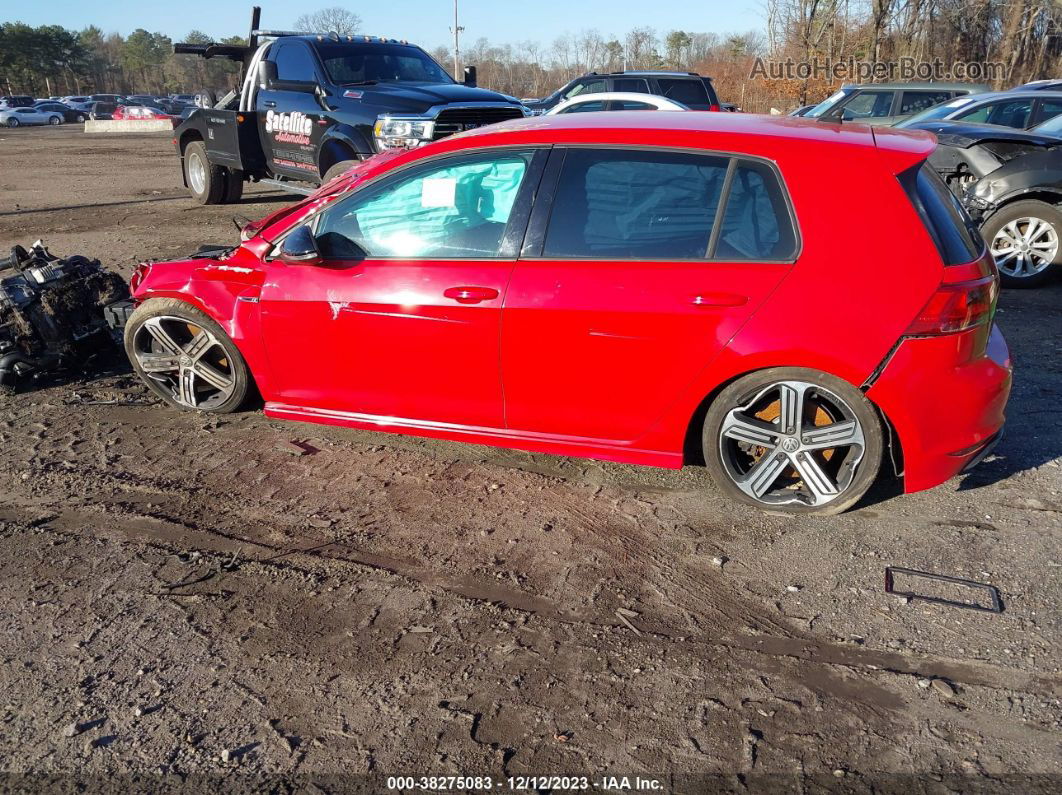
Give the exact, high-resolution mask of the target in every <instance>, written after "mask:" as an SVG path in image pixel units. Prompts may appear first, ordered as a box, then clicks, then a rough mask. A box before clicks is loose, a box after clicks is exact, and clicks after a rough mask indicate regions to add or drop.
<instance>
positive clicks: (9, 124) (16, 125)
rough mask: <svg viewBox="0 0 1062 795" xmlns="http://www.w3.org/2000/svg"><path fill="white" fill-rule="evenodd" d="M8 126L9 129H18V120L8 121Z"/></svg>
mask: <svg viewBox="0 0 1062 795" xmlns="http://www.w3.org/2000/svg"><path fill="white" fill-rule="evenodd" d="M7 126H8V127H18V119H8V120H7Z"/></svg>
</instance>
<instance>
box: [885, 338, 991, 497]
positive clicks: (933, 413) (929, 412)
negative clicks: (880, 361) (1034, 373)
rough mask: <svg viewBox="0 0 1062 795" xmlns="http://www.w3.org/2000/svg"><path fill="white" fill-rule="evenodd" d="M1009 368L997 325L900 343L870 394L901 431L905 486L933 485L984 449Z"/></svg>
mask: <svg viewBox="0 0 1062 795" xmlns="http://www.w3.org/2000/svg"><path fill="white" fill-rule="evenodd" d="M986 335H987V337H988V339H987V341H986V340H985V336H986ZM1011 369H1012V368H1011V361H1010V352H1009V351H1008V350H1007V343H1006V341H1005V340H1004V339H1003V334H1002V333H1001V332H1000V331H999V329H998V328H997V327H996V326H994V325H993V326H992V327H991V329H986V328H979V329H973V330H971V331H967V332H964V333H962V334H950V335H945V336H940V337H916V338H909V339H905V340H903V341H902V342H901V343H900V345H899V346H898V347H897V349H896V351H895V352H894V353H893V355H892V357H891V358H890V359H889V362H888V363H887V364H886V365H885V367H884V369H883V370H882V372H881V374H880V376H879V377H878V378H877V380H876V381H875V382H874V384H873V386H871V388H870V389H869V390H868V391H867V397H868V398H870V399H871V400H872V401H873V402H874V403H875V404H876V405H877V406H878V407H879V408H880V409H881V410H882V412H884V414H885V416H886V417H887V418H888V419H889V421H890V422H891V423H892V426H893V428H894V429H895V431H896V434H897V436H898V437H899V440H900V446H901V448H902V450H903V461H904V491H906V492H912V491H922V490H923V489H929V488H932V487H934V486H937V485H939V484H941V483H943V482H944V481H946V480H948V479H949V478H952V477H954V476H955V475H957V474H959V473H960V472H962V471H964V470H966V469H968V468H970V467H972V466H974V465H976V464H977V463H978V462H979V461H980V460H981V459H983V458H984V457H985V456H987V455H988V453H989V452H990V451H991V448H992V447H993V446H994V445H995V443H996V442H998V441H999V438H1000V436H1001V435H1002V429H1003V423H1004V420H1005V414H1004V411H1005V409H1006V405H1007V399H1008V398H1009V396H1010V387H1011Z"/></svg>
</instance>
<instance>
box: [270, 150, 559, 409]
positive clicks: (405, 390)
mask: <svg viewBox="0 0 1062 795" xmlns="http://www.w3.org/2000/svg"><path fill="white" fill-rule="evenodd" d="M534 154H535V153H534V152H533V151H519V152H515V151H512V150H505V151H498V152H487V153H477V154H474V155H462V156H457V157H448V158H443V159H433V160H431V161H429V162H428V163H426V164H423V165H421V166H418V167H413V168H411V169H408V170H404V171H402V172H401V173H399V174H396V175H393V176H391V177H384V178H383V179H382V180H378V181H377V182H374V183H373V184H371V185H368V186H366V187H365V188H364V189H362V190H359V191H355V192H354V193H352V194H351V195H350V196H347V197H345V198H343V199H340V200H339V201H337V202H336V203H334V204H332V205H329V206H328V207H327V208H326V209H325V210H323V211H322V212H321V213H320V214H319V215H318V216H317V217H316V218H315V219H314V220H313V222H312V224H313V232H314V235H315V239H316V242H317V245H318V247H319V250H320V253H321V255H322V258H323V263H322V264H319V265H298V264H290V263H285V262H283V261H281V260H274V261H272V263H271V264H270V265H269V268H270V272H269V274H268V276H267V278H266V281H265V285H264V287H263V290H262V295H261V299H260V303H261V311H262V318H263V320H262V324H263V334H264V337H265V340H264V341H265V345H266V349H267V351H268V356H269V359H270V380H271V384H272V385H273V391H274V400H275V401H276V402H280V403H284V404H289V405H293V406H304V407H311V408H320V409H329V410H333V411H339V412H347V413H351V414H357V415H363V416H369V417H377V418H382V419H387V420H390V421H394V420H402V419H409V420H414V421H418V422H420V423H425V422H428V423H431V422H436V423H446V424H456V425H461V426H476V427H480V426H482V427H491V428H499V427H501V426H502V396H501V379H500V373H499V328H500V320H501V306H502V299H503V296H504V293H505V289H506V285H507V283H508V280H509V276H510V274H511V272H512V268H513V264H514V261H515V255H516V251H517V248H518V243H517V242H516V241H518V240H519V238H520V237H521V236H522V235H523V231H524V228H526V223H527V214H528V201H529V200H528V198H527V197H526V196H524V195H523V193H522V191H521V188H522V186H524V185H527V184H528V183H529V181H530V180H531V173H532V171H533V170H534V169H533V168H532V164H533V163H536V160H535V157H534ZM541 156H542V157H544V156H545V154H544V153H543V154H542V155H541ZM536 168H537V167H536Z"/></svg>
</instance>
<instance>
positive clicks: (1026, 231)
mask: <svg viewBox="0 0 1062 795" xmlns="http://www.w3.org/2000/svg"><path fill="white" fill-rule="evenodd" d="M991 249H992V256H993V257H995V260H996V267H997V268H999V270H1000V271H1001V272H1002V273H1005V274H1006V275H1008V276H1013V277H1014V278H1017V279H1021V278H1027V277H1029V276H1033V275H1035V274H1037V273H1041V272H1043V271H1044V270H1046V269H1047V268H1048V267H1050V265H1051V263H1052V262H1054V261H1055V257H1056V256H1058V232H1057V231H1056V230H1055V228H1054V227H1053V226H1052V225H1051V224H1049V223H1048V222H1047V221H1045V220H1043V219H1042V218H1031V217H1027V218H1015V219H1014V220H1013V221H1010V222H1008V223H1006V224H1004V226H1003V227H1002V228H1001V229H1000V230H999V231H998V232H996V234H995V237H993V238H992V246H991Z"/></svg>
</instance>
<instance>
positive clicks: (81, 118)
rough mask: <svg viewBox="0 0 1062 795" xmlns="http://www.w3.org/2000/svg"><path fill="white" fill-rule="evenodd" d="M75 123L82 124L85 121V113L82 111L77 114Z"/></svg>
mask: <svg viewBox="0 0 1062 795" xmlns="http://www.w3.org/2000/svg"><path fill="white" fill-rule="evenodd" d="M77 123H78V124H84V123H85V114H84V113H79V114H77Z"/></svg>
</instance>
